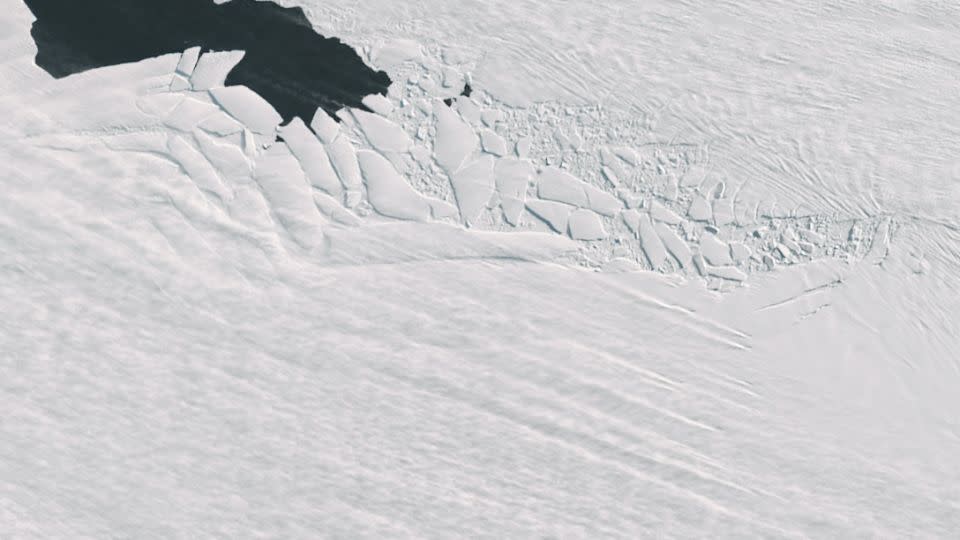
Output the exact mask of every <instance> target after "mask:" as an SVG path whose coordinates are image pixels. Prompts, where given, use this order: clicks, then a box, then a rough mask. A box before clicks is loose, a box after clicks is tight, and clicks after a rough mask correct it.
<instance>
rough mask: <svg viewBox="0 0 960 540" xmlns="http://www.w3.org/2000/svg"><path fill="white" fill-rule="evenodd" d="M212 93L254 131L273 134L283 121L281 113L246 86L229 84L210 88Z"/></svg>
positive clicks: (231, 113)
mask: <svg viewBox="0 0 960 540" xmlns="http://www.w3.org/2000/svg"><path fill="white" fill-rule="evenodd" d="M210 95H212V96H213V99H214V100H215V101H216V102H217V103H218V104H219V105H220V106H221V107H223V109H224V110H225V111H227V112H228V113H230V115H231V116H233V117H234V118H236V119H237V120H238V121H239V122H240V123H241V124H243V125H245V126H247V127H248V128H250V130H251V131H253V132H254V133H259V134H261V135H271V134H273V133H275V132H276V130H277V127H278V126H279V125H280V123H281V122H283V118H282V117H281V116H280V113H278V112H277V110H276V109H274V108H273V106H272V105H270V104H269V103H267V101H266V100H265V99H263V98H262V97H260V96H259V95H258V94H257V93H256V92H254V91H253V90H251V89H249V88H247V87H246V86H227V87H223V88H214V89H212V90H210Z"/></svg>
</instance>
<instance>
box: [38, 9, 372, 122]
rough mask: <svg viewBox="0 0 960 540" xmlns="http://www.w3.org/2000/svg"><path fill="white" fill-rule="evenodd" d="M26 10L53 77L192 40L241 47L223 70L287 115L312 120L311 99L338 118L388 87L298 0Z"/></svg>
mask: <svg viewBox="0 0 960 540" xmlns="http://www.w3.org/2000/svg"><path fill="white" fill-rule="evenodd" d="M24 1H25V2H26V4H27V6H28V7H29V8H30V10H31V11H33V14H34V16H35V17H36V18H37V21H36V22H34V24H33V28H32V30H31V35H32V36H33V39H34V40H35V41H36V43H37V49H38V50H37V57H36V63H37V65H38V66H40V67H41V68H43V69H44V70H46V71H47V72H48V73H50V74H51V75H53V76H54V77H56V78H61V77H66V76H68V75H72V74H74V73H80V72H82V71H87V70H90V69H95V68H98V67H104V66H112V65H116V64H124V63H129V62H137V61H139V60H143V59H145V58H152V57H155V56H160V55H163V54H169V53H176V52H182V51H184V50H185V49H188V48H190V47H194V46H200V47H201V48H202V50H203V51H204V52H206V51H227V50H243V51H246V55H245V56H244V58H243V60H242V61H241V62H240V63H239V64H237V66H236V67H235V68H234V69H233V71H231V72H230V74H229V75H228V76H227V80H226V83H227V84H228V85H245V86H247V87H249V88H250V89H251V90H253V91H254V92H256V93H257V94H260V96H262V97H263V98H264V99H266V100H267V101H268V102H270V104H271V105H273V106H274V108H276V109H277V112H279V113H280V115H281V116H283V119H284V121H285V122H289V121H290V120H292V119H293V118H294V117H295V116H299V117H300V118H301V119H303V121H304V122H306V123H308V124H309V123H310V120H311V119H312V118H313V115H314V112H316V110H317V107H321V108H323V110H325V111H326V112H327V113H329V114H330V116H332V117H333V118H334V119H335V120H336V121H337V122H339V121H340V119H339V118H338V117H337V116H336V114H334V113H336V111H337V110H339V109H341V108H342V107H356V108H361V109H365V110H369V108H367V107H366V106H365V105H363V103H362V102H361V100H362V99H363V98H364V96H367V95H369V94H374V93H379V94H382V95H386V91H387V87H388V86H390V82H391V81H390V77H389V76H387V74H386V73H384V72H383V71H375V70H374V69H372V68H370V67H369V66H367V65H366V64H365V63H364V62H363V59H361V58H360V56H359V55H358V54H357V52H356V51H354V50H353V49H352V48H351V47H350V46H348V45H346V44H344V43H342V42H341V41H340V40H339V39H336V38H327V37H324V36H321V35H319V34H317V33H316V32H315V31H314V30H313V27H312V25H311V24H310V22H309V21H308V20H307V17H306V15H304V13H303V10H302V9H300V8H285V7H282V6H279V5H277V4H274V3H273V2H264V1H258V0H232V1H231V2H228V3H226V4H222V5H217V4H215V3H214V2H213V0H24Z"/></svg>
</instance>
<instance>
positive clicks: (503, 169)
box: [494, 158, 535, 226]
mask: <svg viewBox="0 0 960 540" xmlns="http://www.w3.org/2000/svg"><path fill="white" fill-rule="evenodd" d="M534 173H535V171H534V168H533V163H531V162H529V161H527V160H523V159H516V158H503V159H498V160H497V163H496V164H495V165H494V177H495V180H496V187H497V192H498V193H499V194H500V208H501V209H502V210H503V217H504V219H506V220H507V223H509V224H511V225H514V226H516V225H517V224H519V222H520V215H521V213H522V212H523V205H524V202H525V201H526V198H527V186H528V185H529V184H530V180H531V179H532V178H533V175H534Z"/></svg>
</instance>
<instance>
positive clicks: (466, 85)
mask: <svg viewBox="0 0 960 540" xmlns="http://www.w3.org/2000/svg"><path fill="white" fill-rule="evenodd" d="M472 93H473V88H470V83H464V84H463V90H462V91H461V92H460V95H461V96H463V97H470V94H472ZM457 97H459V96H457ZM443 102H444V103H445V104H446V105H447V107H452V106H453V98H446V99H444V100H443Z"/></svg>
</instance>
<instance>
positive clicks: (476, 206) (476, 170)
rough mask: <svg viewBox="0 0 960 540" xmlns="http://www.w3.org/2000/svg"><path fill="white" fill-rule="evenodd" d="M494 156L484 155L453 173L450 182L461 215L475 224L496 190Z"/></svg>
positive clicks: (467, 222) (471, 223) (469, 222)
mask: <svg viewBox="0 0 960 540" xmlns="http://www.w3.org/2000/svg"><path fill="white" fill-rule="evenodd" d="M493 161H494V159H493V157H492V156H482V157H481V158H480V159H478V160H476V161H474V162H472V163H470V164H469V165H466V166H465V167H463V168H462V169H460V170H459V171H457V172H456V173H454V174H453V176H452V177H451V178H450V184H451V185H452V186H453V194H454V196H455V197H456V199H457V206H458V207H459V208H460V216H461V217H462V218H463V221H464V222H465V223H466V224H467V225H473V224H474V223H475V222H476V221H477V218H479V216H480V214H481V212H483V210H484V208H486V206H487V201H489V200H490V196H491V195H493V192H494V178H493Z"/></svg>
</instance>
